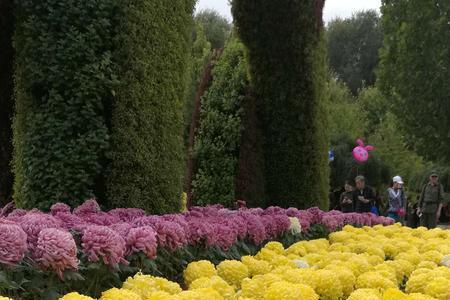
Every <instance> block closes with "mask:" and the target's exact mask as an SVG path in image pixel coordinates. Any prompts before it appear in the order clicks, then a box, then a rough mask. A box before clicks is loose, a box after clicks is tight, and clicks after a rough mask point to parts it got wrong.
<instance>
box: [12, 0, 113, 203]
mask: <svg viewBox="0 0 450 300" xmlns="http://www.w3.org/2000/svg"><path fill="white" fill-rule="evenodd" d="M114 3H115V2H114V1H112V0H84V1H69V0H60V1H54V0H42V1H33V0H23V1H19V2H18V6H17V28H16V32H15V50H16V66H15V80H16V87H15V92H16V97H17V98H16V115H15V119H14V173H15V184H14V199H15V201H16V203H17V204H18V205H19V206H20V207H26V208H32V207H37V208H42V209H46V208H48V207H49V206H50V205H51V204H52V203H55V202H57V201H64V202H67V203H69V204H70V205H77V204H79V203H81V202H83V201H84V200H85V199H86V198H87V197H90V196H92V195H93V194H94V183H95V181H96V180H97V179H98V178H99V177H100V175H101V171H102V165H101V162H102V159H103V154H104V151H105V150H106V149H107V148H108V140H109V138H108V128H107V126H106V122H105V109H104V106H105V105H108V103H109V101H110V99H111V89H112V85H113V81H114V77H113V75H112V74H113V72H112V61H111V48H112V44H111V40H112V39H111V36H112V31H113V24H112V22H111V20H112V15H113V11H114Z"/></svg>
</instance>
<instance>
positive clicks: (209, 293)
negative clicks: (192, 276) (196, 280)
mask: <svg viewBox="0 0 450 300" xmlns="http://www.w3.org/2000/svg"><path fill="white" fill-rule="evenodd" d="M200 299H205V300H206V299H208V300H223V297H222V296H221V295H220V294H219V293H218V292H217V291H215V290H213V289H212V288H204V289H198V290H194V291H183V292H181V293H179V294H178V295H176V296H174V300H200Z"/></svg>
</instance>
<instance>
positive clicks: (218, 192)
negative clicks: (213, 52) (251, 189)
mask: <svg viewBox="0 0 450 300" xmlns="http://www.w3.org/2000/svg"><path fill="white" fill-rule="evenodd" d="M247 86H248V81H247V74H246V62H245V58H244V47H243V45H242V44H241V43H240V42H239V41H237V40H231V41H230V42H229V43H228V44H227V46H226V48H225V50H224V52H223V54H222V56H221V58H220V60H219V62H218V63H217V65H216V66H215V68H214V70H213V82H212V85H211V87H210V88H209V89H208V91H207V92H206V94H205V95H204V96H203V98H202V106H201V114H200V128H199V132H198V134H197V136H196V140H195V147H194V151H195V159H196V166H197V170H196V175H195V179H194V181H193V193H194V202H195V203H196V204H198V205H206V204H212V203H220V204H223V205H225V206H231V205H232V204H233V202H234V200H235V177H236V171H237V162H238V157H239V145H240V141H241V131H242V116H243V102H244V99H245V94H246V88H247Z"/></svg>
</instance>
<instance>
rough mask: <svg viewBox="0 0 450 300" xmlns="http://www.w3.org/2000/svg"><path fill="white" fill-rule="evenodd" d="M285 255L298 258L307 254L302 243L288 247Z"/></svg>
mask: <svg viewBox="0 0 450 300" xmlns="http://www.w3.org/2000/svg"><path fill="white" fill-rule="evenodd" d="M285 252H286V254H287V255H289V254H295V255H298V256H305V255H306V254H308V251H306V248H305V247H304V244H302V243H295V244H293V245H292V246H290V247H289V248H287V249H286V251H285Z"/></svg>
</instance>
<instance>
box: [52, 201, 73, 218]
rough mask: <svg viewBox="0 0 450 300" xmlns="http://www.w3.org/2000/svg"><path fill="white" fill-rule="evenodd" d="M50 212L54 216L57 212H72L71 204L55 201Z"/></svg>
mask: <svg viewBox="0 0 450 300" xmlns="http://www.w3.org/2000/svg"><path fill="white" fill-rule="evenodd" d="M50 212H51V214H52V215H53V216H54V215H56V214H57V213H70V206H69V205H67V204H65V203H55V204H53V205H52V206H51V207H50Z"/></svg>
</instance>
